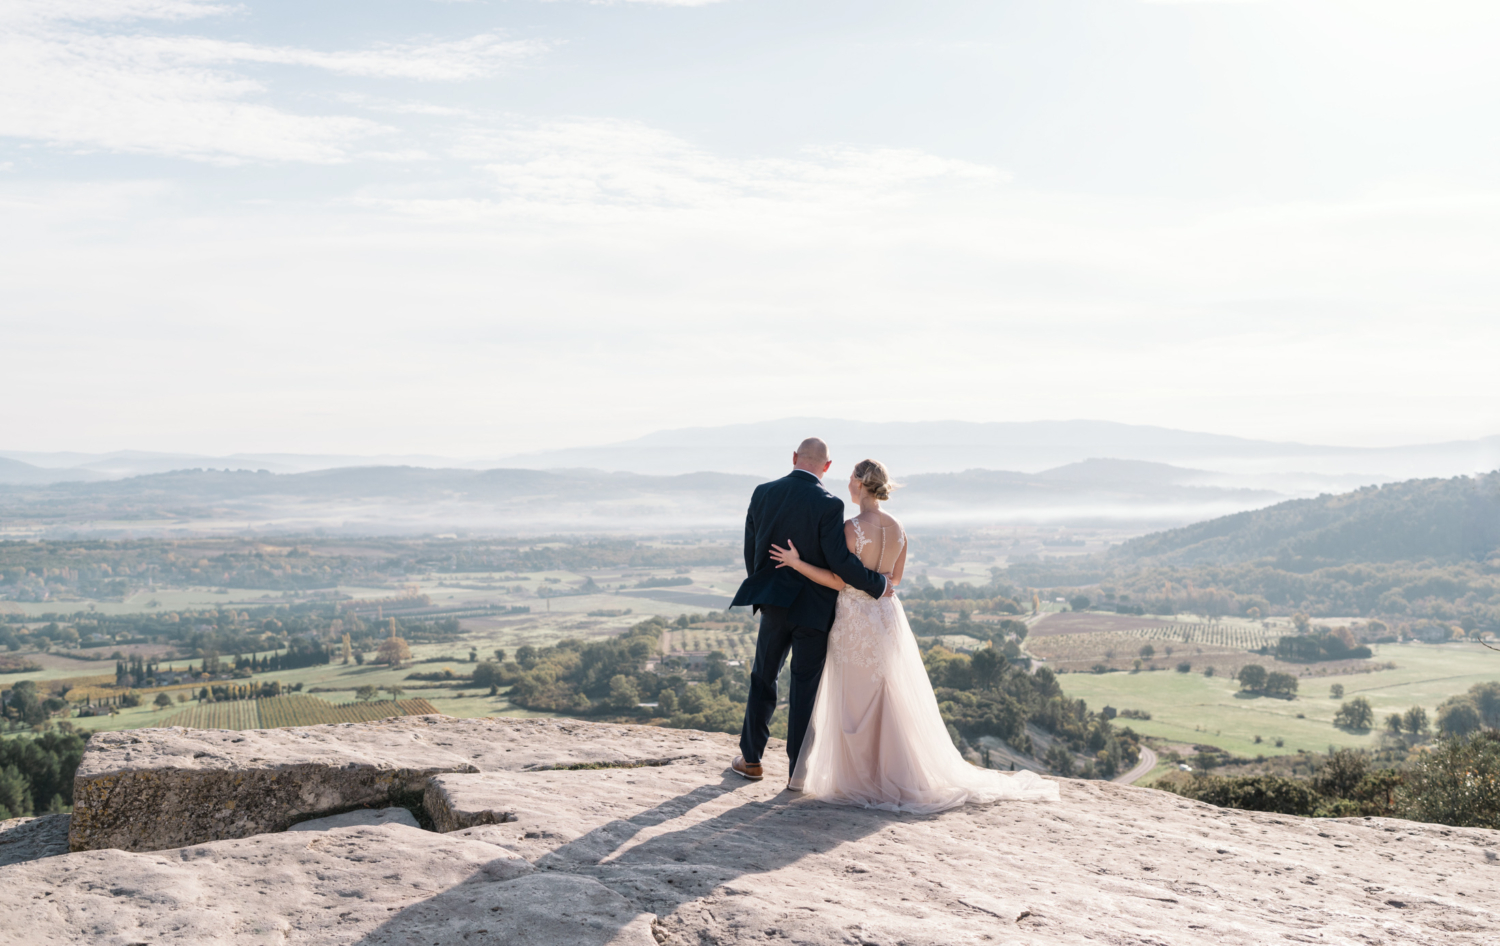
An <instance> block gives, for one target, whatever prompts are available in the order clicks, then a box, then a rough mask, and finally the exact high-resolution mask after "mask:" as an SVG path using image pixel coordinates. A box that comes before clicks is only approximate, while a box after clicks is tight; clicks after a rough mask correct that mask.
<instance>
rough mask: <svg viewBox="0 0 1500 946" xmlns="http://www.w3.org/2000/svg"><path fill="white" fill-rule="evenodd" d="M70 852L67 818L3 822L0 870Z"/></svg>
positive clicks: (44, 817) (43, 816)
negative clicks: (9, 865) (4, 867)
mask: <svg viewBox="0 0 1500 946" xmlns="http://www.w3.org/2000/svg"><path fill="white" fill-rule="evenodd" d="M67 852H68V816H67V815H42V816H41V817H39V818H11V819H10V820H9V821H0V867H3V866H4V865H6V864H19V863H21V862H23V861H34V860H36V859H37V858H39V857H52V856H54V855H56V854H66V853H67Z"/></svg>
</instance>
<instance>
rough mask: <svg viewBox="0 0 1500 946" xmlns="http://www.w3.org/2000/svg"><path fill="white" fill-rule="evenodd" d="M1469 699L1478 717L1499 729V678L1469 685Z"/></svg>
mask: <svg viewBox="0 0 1500 946" xmlns="http://www.w3.org/2000/svg"><path fill="white" fill-rule="evenodd" d="M1469 699H1471V700H1473V701H1474V708H1475V709H1477V710H1479V718H1480V719H1481V720H1483V721H1484V724H1485V725H1486V726H1488V727H1490V728H1491V729H1500V680H1491V681H1489V682H1487V683H1476V684H1474V685H1473V686H1471V687H1469Z"/></svg>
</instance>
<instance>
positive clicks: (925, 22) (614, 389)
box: [0, 0, 1500, 457]
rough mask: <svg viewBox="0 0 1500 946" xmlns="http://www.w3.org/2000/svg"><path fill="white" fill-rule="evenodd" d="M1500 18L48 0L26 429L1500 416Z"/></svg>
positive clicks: (34, 69) (20, 38)
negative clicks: (1497, 358) (1497, 359)
mask: <svg viewBox="0 0 1500 946" xmlns="http://www.w3.org/2000/svg"><path fill="white" fill-rule="evenodd" d="M1497 48H1500V6H1497V5H1496V4H1494V3H1483V2H1446V0H1422V2H1382V0H1347V2H1321V0H1298V2H1264V3H1262V2H1226V3H1215V2H1182V3H1160V2H1156V3H1148V2H1137V0H1093V2H1075V0H1065V2H1040V0H1038V2H1020V3H1017V2H997V0H982V2H925V3H915V2H903V3H893V2H871V0H860V2H808V0H796V2H783V0H727V2H721V3H711V2H691V0H686V2H675V3H671V2H669V3H660V4H653V3H647V2H623V3H583V2H577V3H575V2H530V0H510V2H500V0H497V2H469V3H437V2H421V0H400V2H398V0H364V2H360V3H322V4H314V5H309V4H306V3H290V2H261V0H251V2H245V3H228V2H226V3H217V2H208V0H114V2H108V0H10V2H7V3H6V4H4V6H3V8H0V221H3V223H0V240H3V242H0V250H3V254H4V260H5V262H4V264H3V269H0V273H3V276H0V280H3V282H0V290H3V297H0V298H3V300H4V304H3V306H0V332H3V339H0V350H3V353H4V358H3V362H0V364H3V366H4V373H3V375H0V377H3V378H4V390H5V393H6V397H5V405H6V406H5V408H4V413H3V417H4V425H3V437H0V441H3V442H0V447H3V448H5V449H9V450H30V451H57V450H85V451H107V450H118V449H126V448H131V449H138V450H162V451H200V452H210V453H229V452H235V451H289V452H297V451H301V452H343V453H360V454H394V453H425V454H434V455H443V456H452V457H478V456H505V455H509V454H513V453H517V452H523V451H531V450H544V449H558V448H567V447H579V446H587V445H592V444H601V443H610V442H615V441H622V440H627V439H630V438H635V437H639V436H642V435H644V434H648V433H650V432H652V431H657V430H661V429H666V428H679V427H687V426H714V425H723V424H732V423H749V422H758V421H765V420H770V419H774V418H781V417H788V416H818V417H839V418H847V419H850V420H860V421H919V420H965V421H984V422H993V421H1030V420H1048V419H1055V420H1063V419H1070V418H1088V419H1097V420H1110V421H1120V422H1127V423H1134V424H1154V425H1161V426H1166V427H1173V428H1179V429H1187V430H1197V431H1209V432H1213V433H1219V434H1232V435H1236V436H1243V437H1254V438H1261V439H1270V440H1278V441H1287V440H1297V441H1305V442H1312V443H1321V444H1333V445H1346V446H1388V445H1393V444H1400V443H1417V442H1435V441H1442V440H1450V439H1465V438H1476V437H1482V436H1487V435H1493V434H1496V433H1500V389H1497V386H1496V385H1495V383H1494V380H1493V378H1494V355H1495V353H1496V352H1497V351H1500V319H1497V317H1496V316H1497V303H1500V267H1497V266H1496V260H1497V259H1500V137H1497V136H1496V135H1495V133H1494V116H1495V115H1496V113H1497V107H1500V101H1497V100H1500V57H1497V56H1495V55H1494V51H1495V50H1496V49H1497Z"/></svg>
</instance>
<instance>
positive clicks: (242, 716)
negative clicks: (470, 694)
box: [161, 694, 437, 729]
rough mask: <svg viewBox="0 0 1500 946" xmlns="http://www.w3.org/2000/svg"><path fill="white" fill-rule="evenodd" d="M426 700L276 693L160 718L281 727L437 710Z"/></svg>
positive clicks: (195, 724)
mask: <svg viewBox="0 0 1500 946" xmlns="http://www.w3.org/2000/svg"><path fill="white" fill-rule="evenodd" d="M436 712H437V709H436V708H435V707H433V705H432V704H431V703H429V702H428V701H426V700H379V701H369V702H361V703H344V704H342V705H337V706H336V705H334V704H333V703H330V702H328V701H327V700H320V699H318V698H317V697H315V696H302V695H300V694H293V695H291V696H273V697H268V698H266V699H260V700H231V701H228V702H224V703H204V704H202V705H200V706H194V707H192V708H190V709H185V710H183V711H181V712H179V713H177V714H176V715H174V716H169V717H167V718H166V719H164V720H162V721H161V725H163V726H185V727H187V728H189V729H280V728H282V727H285V726H318V725H322V724H324V723H365V722H370V721H372V720H376V719H388V718H389V717H392V716H422V715H426V714H428V713H436Z"/></svg>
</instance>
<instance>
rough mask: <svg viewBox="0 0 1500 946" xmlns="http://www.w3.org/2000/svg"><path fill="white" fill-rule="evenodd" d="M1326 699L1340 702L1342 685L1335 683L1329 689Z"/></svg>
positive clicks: (1342, 690) (1342, 691)
mask: <svg viewBox="0 0 1500 946" xmlns="http://www.w3.org/2000/svg"><path fill="white" fill-rule="evenodd" d="M1328 698H1329V699H1330V700H1342V699H1343V698H1344V685H1343V684H1342V683H1335V684H1334V685H1333V686H1331V687H1329V688H1328Z"/></svg>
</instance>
